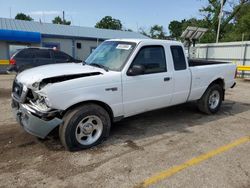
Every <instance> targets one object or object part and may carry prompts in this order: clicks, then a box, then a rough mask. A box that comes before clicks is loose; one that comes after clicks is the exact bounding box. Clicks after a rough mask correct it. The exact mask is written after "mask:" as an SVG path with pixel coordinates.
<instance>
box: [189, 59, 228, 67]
mask: <svg viewBox="0 0 250 188" xmlns="http://www.w3.org/2000/svg"><path fill="white" fill-rule="evenodd" d="M228 63H229V62H221V61H208V60H203V59H189V60H188V64H189V66H190V67H195V66H203V65H217V64H228Z"/></svg>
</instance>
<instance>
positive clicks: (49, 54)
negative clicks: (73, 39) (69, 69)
mask: <svg viewBox="0 0 250 188" xmlns="http://www.w3.org/2000/svg"><path fill="white" fill-rule="evenodd" d="M71 62H74V63H80V62H82V61H80V60H77V59H75V58H73V57H71V56H70V55H68V54H66V53H64V52H62V51H59V50H54V49H51V48H24V49H22V50H18V51H16V52H15V53H14V54H13V55H12V57H11V59H10V67H9V68H8V71H9V72H12V71H14V72H22V71H23V70H26V69H29V68H32V67H37V66H41V65H47V64H55V63H71Z"/></svg>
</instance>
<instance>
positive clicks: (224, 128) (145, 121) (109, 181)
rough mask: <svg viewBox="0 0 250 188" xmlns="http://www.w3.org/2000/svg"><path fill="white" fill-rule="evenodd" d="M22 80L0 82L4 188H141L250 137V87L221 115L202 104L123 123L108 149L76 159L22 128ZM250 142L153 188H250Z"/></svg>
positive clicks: (242, 86) (234, 94)
mask: <svg viewBox="0 0 250 188" xmlns="http://www.w3.org/2000/svg"><path fill="white" fill-rule="evenodd" d="M13 78H14V76H13V75H0V109H1V113H0V187H114V188H117V187H140V185H142V184H140V183H141V182H143V181H144V180H145V179H147V178H149V177H151V176H153V175H155V174H157V173H159V172H161V171H164V170H166V169H169V168H171V167H172V166H175V165H180V164H182V163H184V162H185V161H187V160H189V159H191V158H193V157H196V156H199V155H201V154H203V153H207V152H209V151H211V150H214V149H216V148H218V147H221V146H224V145H227V144H229V143H231V142H233V141H235V140H237V139H239V138H242V137H245V136H250V82H249V81H242V80H238V81H237V86H236V87H235V88H234V89H232V90H229V91H228V92H227V93H226V101H224V103H223V105H222V109H221V111H220V112H219V113H218V114H216V115H213V116H208V115H204V114H201V113H199V112H198V111H197V110H196V107H195V105H194V104H192V103H190V104H184V105H179V106H174V107H170V108H165V109H161V110H157V111H153V112H149V113H145V114H142V115H138V116H135V117H132V118H128V119H125V120H123V121H121V122H119V123H116V124H115V125H114V126H113V128H112V130H111V135H110V137H109V139H108V140H107V141H105V142H104V143H103V144H102V145H100V146H98V147H95V148H92V149H89V150H84V151H81V152H74V153H70V152H67V151H64V148H63V147H62V146H61V144H60V142H59V139H58V137H56V136H51V137H49V138H48V139H46V140H39V139H37V138H35V137H33V136H31V135H29V134H28V133H26V132H24V131H23V129H22V128H21V127H20V126H19V125H18V124H17V123H16V122H15V120H14V118H13V117H12V113H11V108H10V90H11V89H10V88H11V84H12V80H13ZM249 156H250V142H246V143H244V144H241V145H238V146H237V147H234V148H232V149H230V150H228V151H225V152H223V153H220V154H218V155H216V156H214V157H212V158H209V159H207V160H205V161H203V162H201V163H198V164H196V165H193V166H190V167H188V168H186V169H184V170H182V171H180V172H178V173H176V174H173V175H172V176H170V177H168V178H165V179H164V180H162V181H160V182H157V183H156V184H153V185H152V187H190V188H193V187H219V188H221V187H235V188H242V187H245V188H249V187H250V157H249Z"/></svg>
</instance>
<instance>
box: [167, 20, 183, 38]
mask: <svg viewBox="0 0 250 188" xmlns="http://www.w3.org/2000/svg"><path fill="white" fill-rule="evenodd" d="M182 25H183V24H182V22H179V21H177V20H174V21H172V22H170V24H169V25H168V30H169V32H170V36H171V37H172V38H175V39H180V36H181V34H182V32H183V31H182Z"/></svg>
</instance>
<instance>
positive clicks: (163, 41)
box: [107, 38, 182, 45]
mask: <svg viewBox="0 0 250 188" xmlns="http://www.w3.org/2000/svg"><path fill="white" fill-rule="evenodd" d="M107 41H122V42H134V43H136V44H138V43H141V42H146V43H151V42H152V44H153V43H156V42H158V43H168V44H175V45H182V43H181V42H180V41H174V40H159V39H133V38H131V39H109V40H107Z"/></svg>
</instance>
